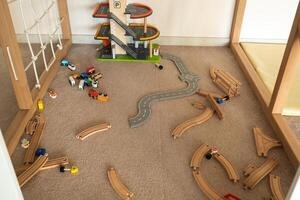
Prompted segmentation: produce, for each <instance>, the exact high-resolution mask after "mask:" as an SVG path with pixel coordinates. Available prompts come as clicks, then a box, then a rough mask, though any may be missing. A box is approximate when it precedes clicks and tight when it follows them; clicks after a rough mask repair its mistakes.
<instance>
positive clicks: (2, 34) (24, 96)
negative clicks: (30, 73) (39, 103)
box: [0, 0, 33, 109]
mask: <svg viewBox="0 0 300 200" xmlns="http://www.w3.org/2000/svg"><path fill="white" fill-rule="evenodd" d="M0 13H1V17H0V27H1V30H0V44H1V47H2V50H3V56H4V61H5V64H6V66H7V67H8V69H9V74H10V77H11V81H12V85H13V88H14V91H15V96H16V99H17V103H18V106H19V108H20V109H30V108H31V106H32V104H33V101H32V97H31V93H30V88H29V85H28V81H27V76H26V73H25V70H24V64H23V59H22V56H21V52H20V48H19V45H18V42H17V37H16V33H15V29H14V26H13V21H12V18H11V15H10V11H9V7H8V3H7V0H0Z"/></svg>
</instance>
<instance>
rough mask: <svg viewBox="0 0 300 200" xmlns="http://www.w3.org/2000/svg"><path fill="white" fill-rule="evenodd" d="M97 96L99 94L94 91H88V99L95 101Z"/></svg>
mask: <svg viewBox="0 0 300 200" xmlns="http://www.w3.org/2000/svg"><path fill="white" fill-rule="evenodd" d="M98 96H99V93H98V92H97V91H96V90H94V89H90V91H89V97H92V98H93V99H97V98H98Z"/></svg>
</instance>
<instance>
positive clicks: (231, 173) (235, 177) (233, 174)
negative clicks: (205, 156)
mask: <svg viewBox="0 0 300 200" xmlns="http://www.w3.org/2000/svg"><path fill="white" fill-rule="evenodd" d="M214 158H215V159H216V160H217V161H218V162H219V163H220V164H221V165H222V166H223V167H224V169H225V170H226V172H227V174H228V177H229V179H230V180H231V181H233V182H234V183H236V182H238V181H239V180H240V176H239V174H238V172H237V170H236V169H235V168H234V167H233V165H232V164H231V162H230V161H229V160H227V159H226V158H225V157H224V156H223V155H222V154H219V153H217V154H214Z"/></svg>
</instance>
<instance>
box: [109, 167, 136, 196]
mask: <svg viewBox="0 0 300 200" xmlns="http://www.w3.org/2000/svg"><path fill="white" fill-rule="evenodd" d="M107 175H108V179H109V182H110V184H111V186H112V188H113V189H114V190H115V192H116V193H117V194H118V195H119V196H120V197H121V199H123V200H130V199H131V198H132V197H133V196H134V194H133V193H132V192H130V191H129V189H128V188H127V187H126V186H125V185H124V184H123V183H122V181H121V179H120V177H119V174H118V173H117V171H116V170H115V169H114V168H109V169H108V170H107Z"/></svg>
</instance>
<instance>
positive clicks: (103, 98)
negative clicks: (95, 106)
mask: <svg viewBox="0 0 300 200" xmlns="http://www.w3.org/2000/svg"><path fill="white" fill-rule="evenodd" d="M97 100H98V101H100V102H108V101H109V97H108V96H107V94H104V93H100V95H99V96H98V99H97Z"/></svg>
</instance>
